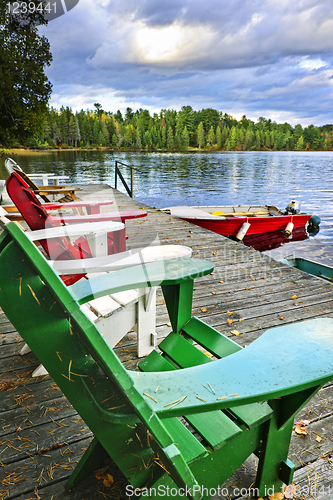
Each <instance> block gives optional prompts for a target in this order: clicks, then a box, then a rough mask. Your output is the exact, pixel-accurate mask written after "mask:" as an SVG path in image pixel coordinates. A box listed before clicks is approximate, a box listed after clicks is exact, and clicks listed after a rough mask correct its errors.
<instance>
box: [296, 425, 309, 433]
mask: <svg viewBox="0 0 333 500" xmlns="http://www.w3.org/2000/svg"><path fill="white" fill-rule="evenodd" d="M295 434H297V436H306V435H307V432H306V430H305V428H304V427H300V426H299V425H296V427H295Z"/></svg>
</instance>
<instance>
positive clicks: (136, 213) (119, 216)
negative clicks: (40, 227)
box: [50, 203, 147, 224]
mask: <svg viewBox="0 0 333 500" xmlns="http://www.w3.org/2000/svg"><path fill="white" fill-rule="evenodd" d="M66 205H67V203H66ZM68 205H69V203H68ZM146 215H147V212H144V211H142V210H131V211H124V212H106V213H103V214H92V215H68V216H56V215H52V221H53V222H55V223H57V224H73V223H79V224H80V223H83V222H90V221H91V222H98V221H111V220H114V221H121V222H124V221H125V220H127V219H136V218H138V217H145V216H146ZM50 217H51V215H50Z"/></svg>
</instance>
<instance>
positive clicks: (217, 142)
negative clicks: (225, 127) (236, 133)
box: [216, 125, 222, 149]
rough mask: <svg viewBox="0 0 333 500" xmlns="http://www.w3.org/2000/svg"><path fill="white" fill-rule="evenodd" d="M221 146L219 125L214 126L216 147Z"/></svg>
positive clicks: (219, 147)
mask: <svg viewBox="0 0 333 500" xmlns="http://www.w3.org/2000/svg"><path fill="white" fill-rule="evenodd" d="M221 146H222V132H221V129H220V127H219V125H218V126H217V127H216V147H217V149H221Z"/></svg>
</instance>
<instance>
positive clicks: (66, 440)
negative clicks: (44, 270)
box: [0, 185, 333, 500]
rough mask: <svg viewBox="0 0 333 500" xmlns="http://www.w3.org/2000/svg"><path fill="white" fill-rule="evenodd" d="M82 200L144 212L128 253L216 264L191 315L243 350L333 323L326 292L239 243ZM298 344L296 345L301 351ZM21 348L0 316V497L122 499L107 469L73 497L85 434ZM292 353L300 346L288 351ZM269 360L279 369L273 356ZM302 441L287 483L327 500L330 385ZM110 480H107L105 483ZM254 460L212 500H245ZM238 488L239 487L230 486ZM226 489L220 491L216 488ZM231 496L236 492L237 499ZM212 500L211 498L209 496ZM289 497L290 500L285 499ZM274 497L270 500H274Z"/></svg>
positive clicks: (131, 353)
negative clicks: (270, 331) (163, 251)
mask: <svg viewBox="0 0 333 500" xmlns="http://www.w3.org/2000/svg"><path fill="white" fill-rule="evenodd" d="M81 187H82V188H83V191H82V192H81V193H80V197H81V198H83V199H113V200H114V207H115V206H117V208H119V209H121V210H126V209H136V208H138V207H142V208H144V209H146V210H147V211H148V217H145V218H141V219H137V220H132V221H128V222H127V224H126V230H127V236H128V245H127V246H128V248H135V247H138V246H144V245H146V244H147V243H151V242H152V241H153V240H155V239H156V241H157V240H158V241H159V243H160V244H162V245H164V244H180V245H188V246H190V247H191V248H192V249H193V256H195V257H199V258H204V259H207V260H210V261H212V262H214V264H215V270H214V273H213V274H211V275H209V276H206V277H204V278H201V279H198V280H196V282H195V288H194V300H193V313H194V314H195V315H197V316H198V317H200V318H202V319H204V320H205V321H206V322H207V323H209V324H211V325H212V326H214V327H215V328H216V329H217V330H219V331H221V332H222V333H224V334H226V335H228V336H231V337H232V338H233V340H235V341H236V342H238V343H239V344H240V345H242V346H245V345H248V344H250V343H251V342H252V341H253V340H255V339H256V338H257V337H259V336H260V335H261V334H262V333H263V332H264V331H265V330H266V329H267V328H271V327H274V326H280V325H285V324H289V323H292V322H295V321H301V320H305V319H309V318H315V317H325V316H328V317H333V286H332V285H331V284H330V283H328V282H325V281H323V280H320V279H319V278H316V277H314V276H310V275H306V274H304V273H302V272H301V271H299V270H297V269H293V268H290V267H288V266H286V265H283V264H280V263H278V262H275V261H274V260H271V259H270V258H269V257H267V256H265V255H262V254H260V253H258V252H257V251H255V250H253V249H251V248H248V247H245V246H244V245H242V244H239V243H235V242H233V241H230V240H228V239H227V238H224V237H223V236H219V235H217V234H215V233H212V232H210V231H207V230H205V229H202V228H200V227H198V226H193V225H191V224H189V223H186V222H184V221H181V220H178V219H175V218H173V217H171V216H169V215H167V214H165V213H161V212H160V211H158V210H155V209H154V208H150V207H148V208H147V207H145V206H144V205H142V204H141V203H139V202H137V201H135V200H132V199H130V198H129V197H127V196H126V195H124V194H122V193H119V192H118V191H115V190H112V189H111V188H109V187H108V186H105V185H91V186H81ZM169 331H170V326H169V325H168V316H167V313H166V309H165V306H164V304H163V297H162V295H161V293H160V292H159V294H158V301H157V328H156V332H157V335H158V339H159V340H161V339H162V338H164V337H165V336H166V334H167V333H168V332H169ZM135 342H136V339H135V333H133V334H132V333H130V334H129V335H128V336H127V337H126V338H125V339H124V340H123V341H122V342H121V345H119V346H118V347H117V348H116V352H117V354H118V356H119V357H120V359H121V360H122V361H123V363H124V365H125V366H126V367H127V368H130V369H136V366H137V361H138V360H137V358H136V356H135ZM301 343H302V338H300V339H299V344H301ZM22 345H23V341H22V339H21V338H20V336H19V335H18V333H17V332H16V331H15V329H14V328H13V326H12V325H11V324H10V322H9V321H8V320H7V318H6V316H5V315H4V313H3V312H2V311H1V310H0V360H1V361H0V481H1V486H0V500H2V499H14V498H15V499H19V500H28V499H29V500H32V499H42V500H52V499H53V500H58V499H59V500H69V499H70V500H90V499H95V498H96V499H115V500H118V499H122V498H127V497H126V496H125V485H126V481H125V480H124V478H121V477H116V476H115V475H114V470H113V468H112V464H106V467H105V469H103V470H101V471H99V472H98V473H96V474H94V475H93V476H92V477H90V478H87V479H86V480H85V481H84V482H83V483H82V484H81V485H79V486H78V487H77V488H75V489H74V490H73V491H71V492H66V491H65V490H64V486H65V482H66V479H67V477H68V476H69V475H70V473H71V470H72V469H73V468H74V467H75V465H76V463H77V461H78V460H79V459H80V456H81V454H82V452H83V450H84V449H85V448H86V447H87V445H88V444H89V441H90V440H91V437H92V436H91V432H90V431H89V429H88V428H87V426H86V425H85V423H84V422H83V421H82V419H81V418H80V417H79V416H78V414H77V413H76V412H75V411H74V410H73V408H72V407H71V405H70V403H69V402H68V401H67V400H66V398H64V396H63V395H62V393H61V391H60V390H59V388H58V387H57V386H56V385H55V384H54V382H53V381H52V379H51V378H50V377H49V376H46V377H40V378H37V379H32V378H31V372H32V371H33V369H34V368H36V366H37V365H38V364H39V363H38V360H37V359H36V358H35V356H34V355H33V354H28V355H25V356H20V355H19V351H20V348H21V347H22ZM294 348H295V351H296V350H297V349H298V345H295V346H294ZM271 362H272V363H276V364H278V363H279V359H276V358H275V356H274V345H272V359H271ZM296 421H297V422H301V424H300V425H299V427H301V428H302V429H304V431H301V432H302V433H303V434H301V435H297V434H296V432H293V436H292V440H291V447H290V458H291V460H292V461H293V462H294V463H295V465H296V467H297V471H296V473H295V477H294V483H295V484H296V485H297V487H298V490H297V491H298V493H297V494H296V495H295V496H294V497H293V498H297V499H304V500H313V499H315V500H330V499H333V465H332V461H331V456H332V457H333V455H332V454H333V385H332V384H329V385H327V386H325V387H324V388H323V389H322V390H321V391H320V393H319V394H318V395H316V396H315V397H314V398H313V399H312V400H311V402H310V403H309V404H308V405H307V406H306V407H305V408H304V409H303V411H302V412H301V414H299V415H298V417H297V419H296ZM107 474H111V475H113V476H114V483H113V484H112V485H111V484H110V483H109V480H110V476H108V475H107ZM254 475H255V460H254V459H252V458H250V459H249V460H248V461H247V462H246V464H244V465H243V467H241V468H240V469H239V470H238V471H237V473H235V474H234V476H233V477H232V478H231V479H230V480H229V481H228V482H227V484H226V485H224V487H225V488H228V494H229V497H228V496H227V495H225V496H222V497H219V498H231V499H234V498H238V499H242V500H247V499H248V498H250V497H249V496H248V495H247V494H246V491H245V490H246V488H249V487H250V486H251V485H252V481H253V478H254ZM236 488H238V489H236ZM223 491H226V490H223ZM237 493H238V494H237ZM216 498H217V497H216ZM289 498H292V497H291V496H290V497H289ZM274 500H275V499H274Z"/></svg>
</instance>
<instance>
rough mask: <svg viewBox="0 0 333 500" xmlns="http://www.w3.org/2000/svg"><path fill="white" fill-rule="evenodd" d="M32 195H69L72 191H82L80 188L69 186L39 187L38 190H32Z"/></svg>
mask: <svg viewBox="0 0 333 500" xmlns="http://www.w3.org/2000/svg"><path fill="white" fill-rule="evenodd" d="M32 190H33V192H34V193H36V194H39V195H48V194H69V193H73V192H74V191H82V188H77V187H70V186H54V187H52V186H47V187H44V186H39V187H38V189H32Z"/></svg>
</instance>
